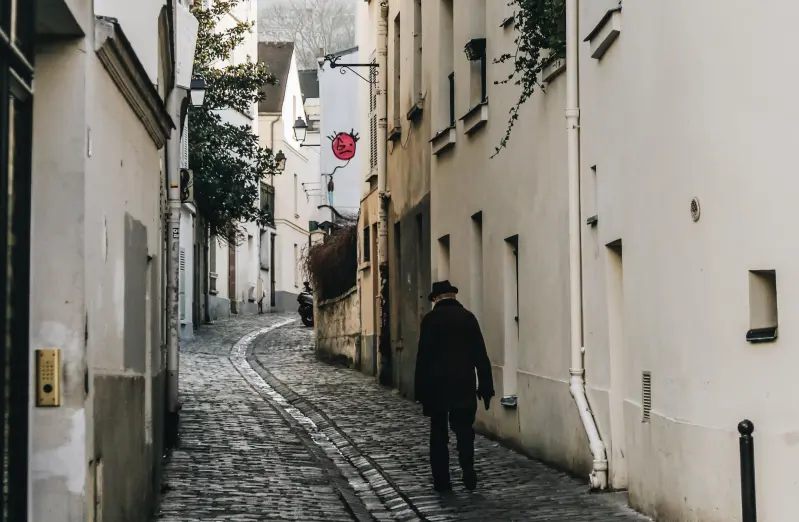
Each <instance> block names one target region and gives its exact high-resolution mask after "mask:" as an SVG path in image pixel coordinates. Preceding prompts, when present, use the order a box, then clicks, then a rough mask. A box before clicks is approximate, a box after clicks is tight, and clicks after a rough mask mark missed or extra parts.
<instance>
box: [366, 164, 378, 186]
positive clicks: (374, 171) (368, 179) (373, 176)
mask: <svg viewBox="0 0 799 522" xmlns="http://www.w3.org/2000/svg"><path fill="white" fill-rule="evenodd" d="M375 179H377V169H376V168H375V169H370V170H369V173H368V174H367V175H366V180H365V181H366V183H371V182H372V181H373V180H375Z"/></svg>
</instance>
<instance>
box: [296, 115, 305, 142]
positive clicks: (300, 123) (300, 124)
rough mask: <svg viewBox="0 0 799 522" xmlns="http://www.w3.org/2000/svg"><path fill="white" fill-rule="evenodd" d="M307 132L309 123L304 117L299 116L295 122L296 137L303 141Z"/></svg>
mask: <svg viewBox="0 0 799 522" xmlns="http://www.w3.org/2000/svg"><path fill="white" fill-rule="evenodd" d="M307 134H308V124H307V123H305V120H303V119H302V118H297V121H295V122H294V139H296V140H297V141H299V142H300V143H303V142H304V141H305V137H306V135H307Z"/></svg>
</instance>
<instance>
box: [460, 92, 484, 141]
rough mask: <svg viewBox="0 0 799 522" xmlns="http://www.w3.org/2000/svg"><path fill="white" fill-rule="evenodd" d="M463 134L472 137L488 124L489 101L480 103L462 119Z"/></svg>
mask: <svg viewBox="0 0 799 522" xmlns="http://www.w3.org/2000/svg"><path fill="white" fill-rule="evenodd" d="M461 121H462V122H463V132H464V133H466V134H467V135H471V134H472V133H474V132H477V131H478V130H480V129H482V128H483V127H484V126H485V124H486V123H488V100H485V101H483V102H480V103H478V104H477V105H475V106H474V107H472V108H471V109H469V112H467V113H466V114H464V115H463V117H462V118H461Z"/></svg>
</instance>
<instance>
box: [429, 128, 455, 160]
mask: <svg viewBox="0 0 799 522" xmlns="http://www.w3.org/2000/svg"><path fill="white" fill-rule="evenodd" d="M456 138H457V132H456V131H455V125H451V126H449V127H447V128H446V129H444V130H442V131H441V132H438V133H437V134H436V135H435V136H433V137H432V138H431V139H430V144H431V145H432V149H433V155H434V156H438V155H439V154H442V153H444V152H446V151H448V150H449V149H451V148H452V147H454V146H455V141H456Z"/></svg>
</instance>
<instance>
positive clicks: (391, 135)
mask: <svg viewBox="0 0 799 522" xmlns="http://www.w3.org/2000/svg"><path fill="white" fill-rule="evenodd" d="M401 137H402V127H400V126H399V125H397V126H395V127H394V128H393V129H391V130H390V131H388V141H399V139H400V138H401Z"/></svg>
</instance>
